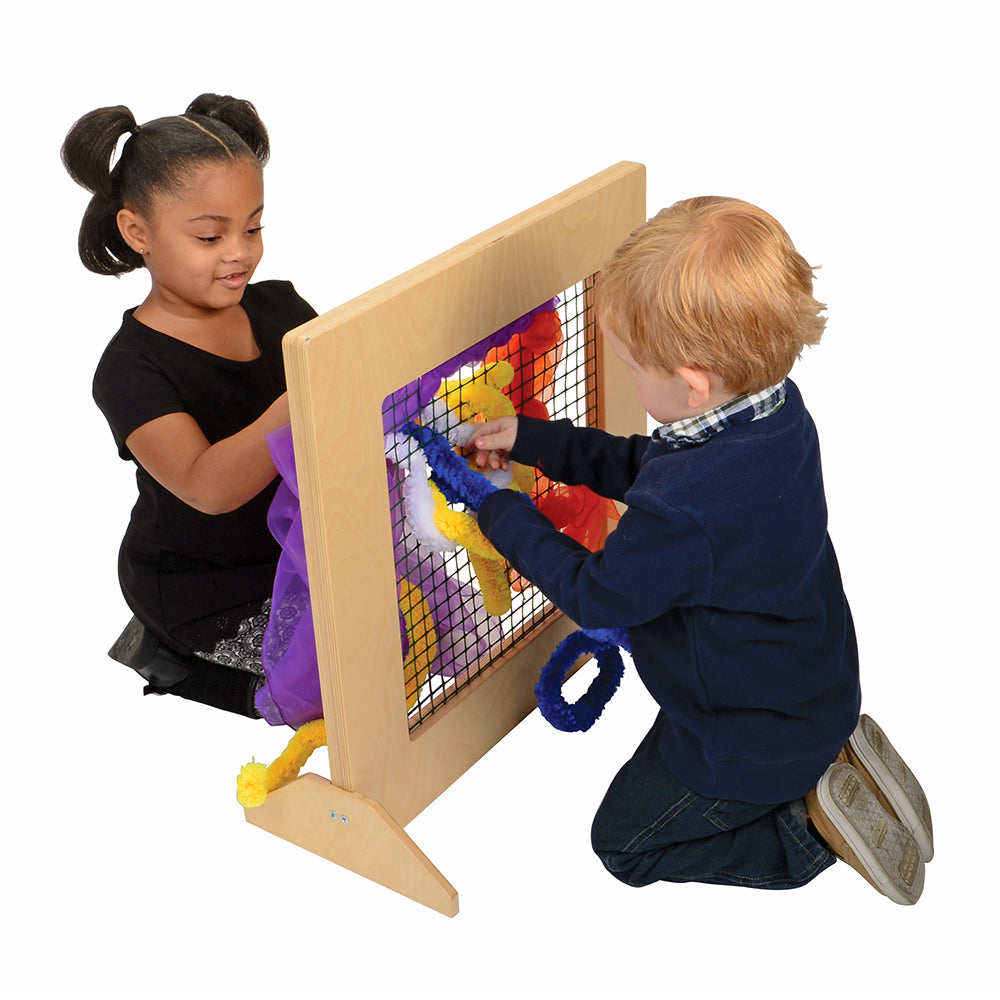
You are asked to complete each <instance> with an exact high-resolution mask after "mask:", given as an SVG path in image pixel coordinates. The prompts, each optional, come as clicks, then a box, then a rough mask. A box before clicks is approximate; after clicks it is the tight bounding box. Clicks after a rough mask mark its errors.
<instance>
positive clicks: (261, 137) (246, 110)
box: [184, 94, 270, 163]
mask: <svg viewBox="0 0 1000 1000" xmlns="http://www.w3.org/2000/svg"><path fill="white" fill-rule="evenodd" d="M184 113H185V114H186V115H194V116H200V117H202V118H213V119H215V120H216V121H218V122H222V124H223V125H226V126H228V127H229V128H231V129H232V130H233V131H234V132H235V133H236V134H237V135H238V136H239V137H240V138H241V139H242V140H243V141H244V142H245V143H246V144H247V146H249V147H250V152H251V153H253V155H254V156H255V157H256V158H257V159H258V160H259V161H260V162H261V163H266V162H267V158H268V155H269V152H270V145H269V142H268V137H267V129H266V128H265V127H264V123H263V122H262V121H261V120H260V116H259V115H258V114H257V109H256V108H255V107H254V106H253V105H252V104H251V103H250V102H249V101H244V100H241V99H240V98H238V97H229V96H228V95H220V94H201V95H200V96H198V97H196V98H195V99H194V100H193V101H192V102H191V103H190V104H189V105H188V107H187V111H185V112H184Z"/></svg>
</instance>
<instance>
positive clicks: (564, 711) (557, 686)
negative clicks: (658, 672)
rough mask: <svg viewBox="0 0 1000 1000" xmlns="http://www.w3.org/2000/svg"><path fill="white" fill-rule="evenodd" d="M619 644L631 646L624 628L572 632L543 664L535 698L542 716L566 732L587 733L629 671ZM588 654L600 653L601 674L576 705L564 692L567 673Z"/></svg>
mask: <svg viewBox="0 0 1000 1000" xmlns="http://www.w3.org/2000/svg"><path fill="white" fill-rule="evenodd" d="M619 647H621V648H624V649H626V650H628V649H629V644H628V637H627V636H626V635H625V630H624V629H590V630H586V629H580V630H579V631H578V632H571V633H570V634H569V635H568V636H566V638H565V639H563V641H562V642H561V643H559V645H558V646H556V648H555V650H554V652H553V653H552V655H551V656H550V657H549V662H548V663H546V664H545V666H544V667H542V673H541V676H540V677H539V678H538V683H537V684H536V685H535V697H537V698H538V709H539V711H540V712H541V713H542V717H543V718H544V719H545V720H546V721H547V722H548V723H550V724H551V725H553V726H555V728H556V729H559V730H561V731H562V732H564V733H585V732H586V731H587V730H588V729H590V727H591V726H592V725H593V724H594V723H595V722H596V721H597V720H598V719H599V718H600V717H601V712H603V711H604V706H605V705H607V703H608V702H609V701H610V700H611V696H612V695H613V694H614V693H615V691H617V690H618V685H619V684H620V683H621V679H622V677H623V676H624V674H625V665H624V664H623V663H622V657H621V653H620V652H619ZM585 653H595V654H596V656H597V666H598V671H597V676H596V677H595V678H594V679H593V681H591V683H590V687H589V688H587V690H586V692H585V693H584V695H583V697H582V698H580V700H579V701H577V702H574V703H573V704H572V705H570V704H568V703H567V701H566V699H565V698H563V695H562V686H563V681H564V680H565V679H566V672H567V671H568V670H569V669H570V667H572V666H573V664H574V663H576V661H577V660H578V659H579V658H580V657H581V656H582V655H584V654H585Z"/></svg>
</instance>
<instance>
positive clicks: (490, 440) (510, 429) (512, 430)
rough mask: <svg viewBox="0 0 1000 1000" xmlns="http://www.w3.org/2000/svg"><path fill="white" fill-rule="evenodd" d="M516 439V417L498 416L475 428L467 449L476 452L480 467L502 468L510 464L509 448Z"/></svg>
mask: <svg viewBox="0 0 1000 1000" xmlns="http://www.w3.org/2000/svg"><path fill="white" fill-rule="evenodd" d="M516 439H517V417H499V418H498V419H497V420H487V421H486V422H485V423H482V424H480V425H479V426H478V427H477V428H476V433H475V434H474V435H473V436H472V440H471V441H470V442H469V447H468V449H467V450H468V451H469V452H472V451H474V452H475V453H476V465H477V466H478V467H479V468H480V469H485V468H486V467H487V466H489V467H490V468H491V469H504V470H506V469H507V468H508V467H509V466H510V450H511V448H513V447H514V441H515V440H516Z"/></svg>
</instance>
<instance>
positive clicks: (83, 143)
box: [62, 94, 269, 275]
mask: <svg viewBox="0 0 1000 1000" xmlns="http://www.w3.org/2000/svg"><path fill="white" fill-rule="evenodd" d="M126 133H131V134H132V135H131V138H130V139H129V140H128V141H126V143H125V144H124V146H122V151H121V156H120V157H119V159H118V162H117V163H116V164H115V165H114V167H112V166H111V160H112V157H113V156H114V153H115V149H116V148H117V147H118V143H119V141H120V140H121V138H122V136H123V135H125V134H126ZM268 154H269V145H268V138H267V129H266V128H264V123H263V122H262V121H261V120H260V118H259V116H258V115H257V110H256V109H255V108H254V106H253V105H252V104H251V103H250V102H249V101H242V100H239V99H238V98H235V97H220V96H219V95H218V94H202V95H201V96H200V97H196V98H195V99H194V100H193V101H192V102H191V104H190V105H189V106H188V109H187V111H186V112H185V114H183V115H175V116H173V117H169V118H157V119H156V120H155V121H151V122H148V123H147V124H145V125H142V126H141V127H140V126H139V125H138V124H137V123H136V120H135V117H134V116H133V115H132V112H131V111H129V109H128V108H126V107H124V105H117V106H115V107H108V108H98V109H97V110H96V111H91V112H90V113H89V114H86V115H84V116H83V117H82V118H81V119H80V120H79V121H78V122H77V123H76V124H75V125H74V126H73V127H72V128H71V129H70V131H69V134H68V135H67V136H66V140H65V142H64V143H63V146H62V161H63V164H64V165H65V167H66V170H67V171H68V172H69V175H70V177H72V178H73V180H75V181H76V182H77V183H78V184H80V185H81V186H82V187H84V188H86V189H87V190H88V191H90V192H91V193H92V194H93V197H92V198H91V201H90V204H89V205H88V206H87V211H86V212H85V213H84V216H83V222H82V224H81V226H80V237H79V251H80V260H81V261H82V262H83V266H84V267H86V268H87V269H88V270H90V271H95V272H96V273H97V274H116V275H117V274H124V273H126V272H127V271H134V270H135V269H136V268H139V267H142V266H144V261H143V258H142V255H141V254H138V253H136V251H134V250H133V249H132V248H131V247H130V246H129V245H128V244H127V243H126V242H125V240H124V238H123V237H122V235H121V232H120V231H119V229H118V213H119V212H120V211H121V210H122V209H123V208H130V209H132V210H133V211H136V212H139V213H141V214H144V215H149V214H151V213H152V209H153V199H154V196H155V195H156V194H157V193H162V192H175V191H178V190H180V189H181V188H183V185H184V182H185V180H186V178H187V177H188V176H189V175H190V173H191V172H192V171H193V170H196V169H197V168H198V167H199V166H201V165H204V164H206V163H209V162H213V161H215V162H218V161H222V162H226V163H231V162H233V161H234V160H237V159H240V158H250V159H252V160H254V161H255V162H256V163H257V164H258V165H260V166H263V165H264V164H265V163H266V162H267V158H268Z"/></svg>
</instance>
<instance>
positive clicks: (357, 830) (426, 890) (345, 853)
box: [246, 774, 458, 917]
mask: <svg viewBox="0 0 1000 1000" xmlns="http://www.w3.org/2000/svg"><path fill="white" fill-rule="evenodd" d="M246 817H247V820H248V822H250V823H252V824H253V825H254V826H258V827H260V828H261V829H262V830H267V831H268V832H269V833H273V834H275V835H276V836H278V837H281V838H282V839H283V840H287V841H289V842H290V843H293V844H297V845H298V846H299V847H304V848H305V849H306V850H307V851H312V853H313V854H318V855H319V856H320V857H322V858H326V859H327V860H328V861H333V862H334V863H335V864H338V865H340V866H341V867H343V868H348V869H350V870H351V871H352V872H356V873H357V874H358V875H363V876H364V877H365V878H368V879H371V880H372V881H373V882H378V883H379V884H380V885H384V886H386V887H387V888H389V889H392V890H393V891H394V892H398V893H400V894H401V895H403V896H408V897H409V898H410V899H413V900H416V902H418V903H422V904H423V905H424V906H429V907H430V908H431V909H433V910H437V911H438V912H439V913H443V914H444V915H445V916H447V917H453V916H455V914H456V913H458V893H457V892H456V891H455V889H454V888H452V886H451V885H450V884H449V882H448V881H447V879H445V878H444V876H443V875H442V874H441V873H440V872H439V871H438V870H437V868H435V867H434V865H432V864H431V862H430V861H429V860H428V859H427V856H426V855H425V854H424V853H423V852H422V851H421V850H420V848H419V847H417V845H416V844H415V843H414V842H413V841H412V840H411V839H410V838H409V836H408V835H407V833H406V831H405V830H404V829H403V828H402V827H401V826H400V825H399V824H398V823H397V822H396V821H395V820H394V819H393V818H392V817H391V816H390V815H389V814H388V813H387V812H386V811H385V809H383V808H382V806H381V805H379V803H378V802H376V801H374V799H369V798H366V797H365V796H364V795H359V794H357V793H356V792H347V791H344V789H342V788H338V787H337V786H336V785H334V784H332V783H331V782H330V781H328V780H327V779H326V778H322V777H320V776H319V775H318V774H304V775H302V776H300V777H299V778H297V779H296V780H295V781H293V782H291V783H290V784H288V785H285V786H284V787H283V788H279V789H278V790H277V791H274V792H272V793H271V794H270V795H268V797H267V800H266V801H265V802H264V804H263V805H261V806H258V807H257V808H254V809H247V810H246Z"/></svg>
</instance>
